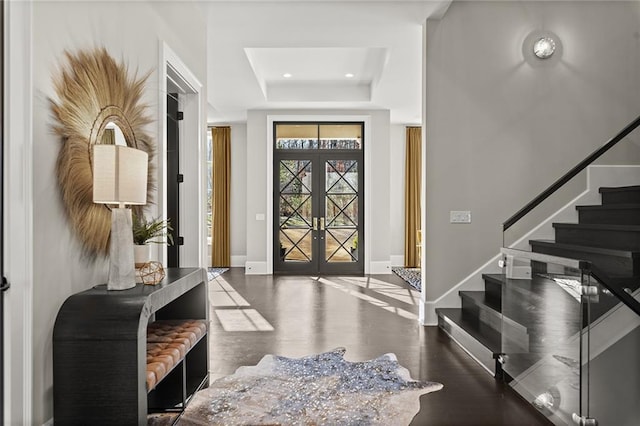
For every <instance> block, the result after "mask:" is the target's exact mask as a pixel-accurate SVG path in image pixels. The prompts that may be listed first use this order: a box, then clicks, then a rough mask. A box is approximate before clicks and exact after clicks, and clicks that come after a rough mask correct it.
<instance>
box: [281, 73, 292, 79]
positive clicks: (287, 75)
mask: <svg viewBox="0 0 640 426" xmlns="http://www.w3.org/2000/svg"><path fill="white" fill-rule="evenodd" d="M282 76H283V77H284V78H291V77H293V76H292V75H291V74H290V73H288V72H285V73H284V74H282Z"/></svg>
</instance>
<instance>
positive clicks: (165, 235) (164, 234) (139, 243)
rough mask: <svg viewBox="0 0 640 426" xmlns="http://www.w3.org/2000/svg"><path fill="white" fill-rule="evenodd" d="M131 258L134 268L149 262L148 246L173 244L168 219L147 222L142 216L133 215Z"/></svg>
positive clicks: (149, 248)
mask: <svg viewBox="0 0 640 426" xmlns="http://www.w3.org/2000/svg"><path fill="white" fill-rule="evenodd" d="M132 230H133V244H134V246H133V258H134V262H135V264H136V265H135V266H136V268H139V267H141V266H142V265H144V264H145V263H148V262H149V260H151V245H150V244H152V243H153V244H165V243H166V244H169V245H172V244H173V235H171V231H173V228H172V227H171V223H170V220H169V219H160V218H159V217H158V218H154V219H150V220H147V218H146V217H144V216H138V215H133V224H132Z"/></svg>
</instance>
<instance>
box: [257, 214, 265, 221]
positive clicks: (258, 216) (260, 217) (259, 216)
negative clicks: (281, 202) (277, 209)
mask: <svg viewBox="0 0 640 426" xmlns="http://www.w3.org/2000/svg"><path fill="white" fill-rule="evenodd" d="M256 220H264V213H258V214H256Z"/></svg>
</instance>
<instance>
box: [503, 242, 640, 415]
mask: <svg viewBox="0 0 640 426" xmlns="http://www.w3.org/2000/svg"><path fill="white" fill-rule="evenodd" d="M502 256H503V259H502V261H501V264H502V266H503V268H504V271H505V275H506V277H505V278H506V279H505V281H504V285H503V288H502V347H501V350H502V353H501V355H500V356H499V361H500V363H501V366H502V371H503V377H504V379H505V380H506V381H507V382H508V383H509V385H510V386H511V387H512V388H513V389H514V390H515V391H516V392H518V393H519V394H520V395H521V396H522V397H523V398H525V399H526V400H528V401H529V402H530V403H531V404H532V405H533V406H534V407H535V408H536V409H537V410H538V411H540V413H542V414H543V415H544V416H546V417H547V418H548V419H549V420H550V421H551V422H552V423H553V424H556V425H570V424H581V425H597V424H599V425H616V426H623V425H637V424H640V403H639V402H640V362H639V360H640V303H639V302H638V301H639V300H640V290H639V289H638V284H636V282H635V281H634V280H627V281H626V282H615V280H614V279H612V278H610V277H606V276H605V275H604V273H602V272H601V271H597V270H595V267H593V265H592V264H591V263H590V262H585V261H580V260H575V259H568V258H563V257H558V256H550V255H546V254H541V253H533V252H528V251H522V250H514V249H506V248H503V249H502ZM623 299H624V300H623Z"/></svg>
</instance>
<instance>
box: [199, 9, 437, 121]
mask: <svg viewBox="0 0 640 426" xmlns="http://www.w3.org/2000/svg"><path fill="white" fill-rule="evenodd" d="M448 4H449V1H363V0H348V1H344V0H343V1H340V2H333V1H311V0H298V1H269V0H263V1H242V0H235V1H213V2H211V3H209V5H208V11H207V13H208V23H209V24H208V40H207V50H208V55H207V61H208V62H207V66H208V76H207V78H208V81H207V86H208V102H209V109H208V121H209V123H233V122H242V121H245V120H246V116H247V110H249V109H389V110H390V111H391V121H392V122H395V123H407V124H417V123H420V121H421V97H422V95H421V93H422V83H421V81H422V37H423V36H422V24H423V23H424V21H425V20H426V18H427V17H429V16H432V15H433V14H436V13H442V11H443V10H445V9H446V6H447V5H448ZM285 73H288V74H291V77H288V78H286V77H284V74H285ZM348 73H350V74H353V77H347V76H346V74H348Z"/></svg>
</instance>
